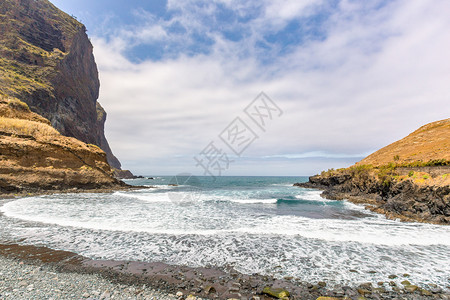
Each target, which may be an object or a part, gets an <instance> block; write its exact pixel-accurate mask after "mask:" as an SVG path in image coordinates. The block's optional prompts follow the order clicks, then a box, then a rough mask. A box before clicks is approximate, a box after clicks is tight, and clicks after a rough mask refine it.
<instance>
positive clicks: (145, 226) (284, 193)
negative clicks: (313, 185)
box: [0, 176, 450, 287]
mask: <svg viewBox="0 0 450 300" xmlns="http://www.w3.org/2000/svg"><path fill="white" fill-rule="evenodd" d="M305 181H307V177H234V176H227V177H225V176H224V177H217V178H216V180H213V178H212V177H187V176H178V177H170V176H159V177H155V178H154V179H135V180H128V181H126V182H127V183H129V184H132V185H139V186H143V185H146V186H153V187H154V188H149V189H138V190H133V191H118V192H112V193H102V194H95V193H87V194H85V193H81V194H59V195H58V194H55V195H47V196H37V197H26V198H22V199H18V200H13V201H7V202H6V203H4V204H3V205H2V206H1V207H0V212H1V213H2V215H1V216H0V242H1V241H2V240H3V241H16V242H19V243H21V244H33V245H43V246H47V247H50V248H53V249H61V250H67V251H72V252H76V253H78V254H81V255H84V256H87V257H90V258H94V259H112V260H135V261H148V262H166V263H169V264H178V265H187V266H191V267H199V266H207V267H218V268H230V267H233V268H234V269H236V270H237V271H239V272H242V273H247V274H253V273H259V274H266V275H272V276H275V277H280V278H281V277H285V276H289V277H295V278H300V279H301V280H303V281H308V282H313V283H314V282H317V281H326V282H327V283H328V284H329V285H330V286H333V285H336V284H339V285H342V284H355V283H362V282H373V283H376V282H377V281H388V279H387V277H388V276H389V275H391V274H395V275H399V278H397V279H394V281H398V282H400V281H401V280H403V279H404V278H402V274H405V273H407V274H408V275H409V277H408V280H409V281H411V282H413V283H416V284H419V285H422V284H429V283H434V284H437V285H440V286H442V287H445V286H447V285H448V284H449V280H450V261H449V257H450V227H449V226H440V225H431V224H420V223H404V222H399V221H395V220H387V219H386V218H385V217H384V216H382V215H378V214H375V213H372V212H370V211H368V210H366V209H364V207H363V206H360V205H355V204H352V203H350V202H347V201H345V200H344V201H333V200H326V199H323V198H321V197H320V193H321V192H320V191H317V190H312V189H304V188H298V187H294V186H293V184H294V183H295V182H305Z"/></svg>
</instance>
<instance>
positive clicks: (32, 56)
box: [0, 0, 120, 168]
mask: <svg viewBox="0 0 450 300" xmlns="http://www.w3.org/2000/svg"><path fill="white" fill-rule="evenodd" d="M99 86H100V83H99V80H98V72H97V66H96V64H95V60H94V56H93V53H92V45H91V43H90V41H89V39H88V37H87V35H86V28H85V27H84V25H83V24H81V23H79V22H78V21H77V20H75V19H74V18H72V17H70V16H69V15H67V14H66V13H64V12H62V11H61V10H59V9H58V8H56V7H55V6H54V5H53V4H51V3H50V2H49V1H48V0H1V1H0V95H3V96H9V97H15V98H17V99H20V100H22V101H24V102H25V103H27V104H28V106H29V107H30V109H31V111H33V112H35V113H37V114H39V115H41V116H43V117H45V118H47V119H48V120H50V122H51V124H52V126H53V127H55V128H56V129H57V130H58V131H59V132H60V133H61V134H62V135H66V136H71V137H75V138H77V139H79V140H81V141H83V142H85V143H90V144H94V145H97V146H99V147H100V148H101V149H103V150H104V151H105V152H106V154H107V156H108V161H109V163H110V164H111V165H112V166H113V167H115V168H120V162H119V161H118V160H117V158H116V157H115V156H114V155H113V154H112V151H111V149H110V147H109V145H108V142H107V140H106V138H105V135H104V122H105V119H106V113H105V111H104V110H103V108H102V107H101V105H100V104H99V103H98V102H97V98H98V93H99Z"/></svg>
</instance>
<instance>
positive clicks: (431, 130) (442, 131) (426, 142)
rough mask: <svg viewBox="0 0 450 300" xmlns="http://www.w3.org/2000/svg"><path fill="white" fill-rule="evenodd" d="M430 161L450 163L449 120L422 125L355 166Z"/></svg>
mask: <svg viewBox="0 0 450 300" xmlns="http://www.w3.org/2000/svg"><path fill="white" fill-rule="evenodd" d="M432 160H447V161H450V118H449V119H445V120H441V121H436V122H432V123H429V124H427V125H424V126H422V127H420V128H419V129H417V130H416V131H414V132H413V133H411V134H410V135H408V136H407V137H405V138H403V139H401V140H398V141H396V142H394V143H392V144H390V145H388V146H386V147H384V148H382V149H380V150H378V151H376V152H375V153H373V154H371V155H369V156H367V157H366V158H364V159H363V160H361V161H360V162H358V163H357V164H356V165H372V166H382V165H386V164H389V163H395V164H397V165H404V164H412V163H414V162H422V163H427V162H429V161H432Z"/></svg>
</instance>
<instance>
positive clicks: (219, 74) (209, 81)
mask: <svg viewBox="0 0 450 300" xmlns="http://www.w3.org/2000/svg"><path fill="white" fill-rule="evenodd" d="M216 2H219V1H216ZM220 2H222V3H225V5H228V6H230V7H236V10H239V11H240V12H241V13H242V14H244V13H246V12H247V11H248V10H249V9H250V7H248V6H245V5H243V4H242V3H243V2H240V1H235V0H227V1H225V0H222V1H220ZM297 2H298V1H280V2H276V3H277V4H270V5H269V4H267V3H266V4H265V5H266V6H265V10H264V9H263V10H262V12H263V13H261V14H260V15H259V16H258V17H257V18H255V20H254V23H252V24H249V26H250V27H251V28H252V35H251V36H249V37H248V39H244V40H241V41H239V42H231V41H229V40H227V39H224V38H223V37H222V36H220V34H218V33H211V32H210V31H209V29H208V28H203V27H204V26H205V24H202V23H201V22H200V21H192V18H193V17H194V15H193V14H194V13H195V12H193V11H189V10H187V6H186V5H184V4H182V2H181V1H169V8H171V9H179V10H182V11H183V14H181V15H177V16H176V18H177V21H178V22H185V23H184V24H189V26H193V27H195V28H197V29H201V28H203V30H204V31H205V33H206V34H208V35H210V36H211V37H213V38H214V41H215V44H214V45H213V48H212V51H211V52H210V54H204V55H195V56H186V55H179V56H177V57H173V58H165V59H162V60H160V61H150V60H149V61H145V62H142V63H132V62H130V61H129V60H128V59H127V58H126V57H125V56H124V52H125V50H126V49H127V42H126V41H127V39H128V38H129V37H128V36H127V33H125V32H123V31H122V32H121V34H119V35H118V36H117V37H116V38H114V39H110V40H108V41H106V40H105V39H104V38H102V37H96V38H93V43H94V46H95V56H96V60H97V63H98V66H99V70H100V79H101V84H102V86H101V96H100V102H101V103H102V105H103V106H104V107H105V109H106V111H107V112H108V121H107V137H108V139H109V142H110V144H111V146H112V148H113V150H114V152H115V153H116V155H117V156H118V157H119V159H120V160H121V161H122V162H123V165H124V167H126V168H131V169H134V170H137V171H138V172H141V173H153V174H154V173H160V174H170V173H175V172H184V171H188V172H194V171H195V170H197V169H196V168H195V166H194V161H193V160H192V156H193V155H195V154H197V153H198V152H200V151H201V150H202V149H203V148H204V147H205V146H206V145H207V144H208V143H209V142H210V141H211V140H215V139H216V138H217V135H218V134H219V133H220V132H221V131H222V130H223V129H224V128H225V126H227V125H228V123H229V122H231V121H232V120H233V119H234V117H235V116H237V115H240V114H242V110H243V108H244V107H245V106H246V105H247V104H248V103H249V102H250V101H251V100H253V98H254V97H255V96H256V95H257V94H258V93H259V92H260V91H262V90H263V91H265V92H266V93H267V94H268V95H269V96H271V97H272V99H273V100H274V101H276V103H277V104H278V105H279V106H280V107H281V108H282V109H283V111H284V115H283V116H282V117H281V118H280V119H278V120H275V121H274V122H272V123H271V124H270V126H269V127H270V128H269V129H268V131H267V133H265V134H263V133H261V132H259V133H260V138H259V139H258V140H257V141H256V142H255V143H254V144H253V145H252V146H251V147H250V148H249V149H248V151H246V153H245V155H246V158H245V159H243V160H239V161H238V162H236V163H235V169H234V170H235V171H234V172H233V165H232V166H230V174H237V173H239V174H244V173H245V172H246V170H247V171H248V172H247V174H255V175H258V174H263V173H264V175H269V174H275V173H277V174H282V170H284V171H285V174H286V175H289V174H297V175H299V174H310V173H313V172H318V171H320V169H323V168H328V167H326V166H325V163H327V164H329V167H337V166H342V164H343V163H344V162H345V163H346V164H349V163H352V159H351V157H352V156H355V157H356V158H355V159H354V160H357V159H358V158H357V157H359V156H360V155H361V153H368V152H370V151H373V150H375V149H377V148H380V147H382V146H385V145H386V144H388V143H390V142H393V141H395V140H397V139H399V138H402V137H403V136H405V135H407V134H408V133H410V132H411V131H412V130H414V129H416V128H418V127H419V126H420V125H422V124H424V123H427V122H431V121H434V120H438V119H443V118H447V117H448V116H449V112H450V110H449V105H448V103H450V101H449V100H450V93H449V91H448V78H450V60H448V49H449V48H450V36H449V35H448V34H447V31H448V28H450V19H449V18H448V16H447V14H446V12H448V11H450V3H449V2H448V1H443V0H442V1H435V2H433V3H431V2H428V1H422V0H414V1H393V2H391V3H390V4H388V5H387V6H385V7H381V8H374V7H370V6H368V5H367V4H364V3H357V2H348V1H342V2H341V3H340V6H339V8H338V9H336V10H335V11H334V13H333V14H332V15H331V16H330V18H329V20H328V21H327V22H326V24H325V29H326V33H327V35H326V38H325V39H323V40H315V41H308V42H306V43H304V44H302V45H300V46H297V48H296V49H295V50H294V51H292V52H288V53H287V54H285V55H283V56H277V57H273V59H272V60H269V61H271V63H261V62H259V61H258V59H257V57H255V56H251V55H250V56H245V55H241V54H243V53H246V51H247V53H252V52H253V53H256V50H255V49H254V47H255V41H256V40H258V39H260V38H261V36H262V34H263V33H264V32H265V30H269V29H267V28H268V26H267V24H275V25H276V24H282V23H283V22H284V23H286V22H287V21H288V20H290V19H292V18H295V17H299V16H302V15H305V14H308V13H310V11H311V9H312V7H318V6H317V5H319V4H320V2H319V4H315V3H316V2H313V1H311V2H310V1H307V2H304V3H307V5H301V6H297V4H295V3H297ZM211 3H213V2H211ZM214 3H215V2H214ZM246 3H247V2H246ZM270 3H274V2H270ZM237 4H241V6H239V5H237ZM259 5H260V4H259ZM271 5H277V6H278V7H271ZM311 5H313V6H311ZM314 5H316V6H314ZM364 5H365V6H364ZM213 9H215V6H214V5H213V4H211V5H209V6H206V7H205V11H204V12H203V13H204V14H209V13H211V10H213ZM277 12H279V14H277ZM277 16H278V18H277ZM194 20H195V19H194ZM172 21H173V20H169V21H167V20H166V21H155V22H156V23H152V25H151V26H150V27H148V26H149V25H148V24H147V25H146V26H144V27H142V28H140V31H137V32H139V34H136V35H135V36H137V37H139V39H142V41H144V40H146V39H148V38H156V39H158V38H159V39H163V38H165V39H167V38H170V37H168V35H170V34H167V30H166V29H165V28H166V27H167V26H168V24H169V23H170V22H172ZM265 21H267V24H264V22H265ZM275 25H274V26H275ZM252 26H253V27H252ZM280 26H281V25H280ZM269 27H270V26H269ZM146 30H148V32H149V33H148V35H146V34H144V32H146ZM270 30H271V29H270ZM191 42H192V41H191ZM236 54H238V55H236ZM311 153H319V154H321V155H322V156H324V157H328V158H329V159H327V160H322V161H318V160H305V159H300V158H305V157H309V156H310V155H311ZM293 154H294V156H292V155H293ZM264 157H265V158H266V159H267V160H265V161H264V162H263V163H262V162H261V159H263V158H264ZM268 157H272V158H273V159H268ZM275 157H276V158H277V159H275ZM330 158H331V159H330ZM341 158H345V160H342V159H341ZM354 160H353V161H354ZM261 164H262V165H264V166H266V167H265V168H261V167H260V165H261ZM280 166H282V169H280V168H281V167H280ZM274 170H277V171H276V172H275V171H274ZM271 172H272V173H271Z"/></svg>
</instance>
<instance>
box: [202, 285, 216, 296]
mask: <svg viewBox="0 0 450 300" xmlns="http://www.w3.org/2000/svg"><path fill="white" fill-rule="evenodd" d="M204 290H205V293H206V295H209V294H215V293H217V291H216V289H215V288H214V287H213V286H212V285H208V286H206V287H205V289H204Z"/></svg>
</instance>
